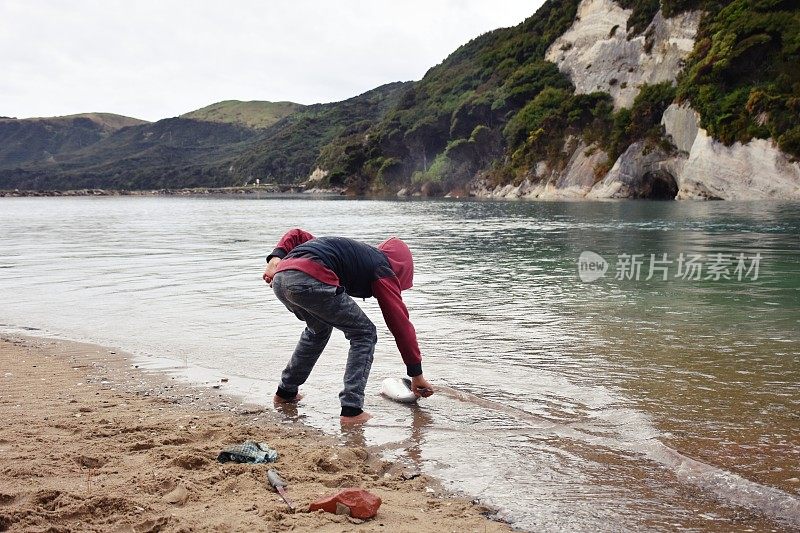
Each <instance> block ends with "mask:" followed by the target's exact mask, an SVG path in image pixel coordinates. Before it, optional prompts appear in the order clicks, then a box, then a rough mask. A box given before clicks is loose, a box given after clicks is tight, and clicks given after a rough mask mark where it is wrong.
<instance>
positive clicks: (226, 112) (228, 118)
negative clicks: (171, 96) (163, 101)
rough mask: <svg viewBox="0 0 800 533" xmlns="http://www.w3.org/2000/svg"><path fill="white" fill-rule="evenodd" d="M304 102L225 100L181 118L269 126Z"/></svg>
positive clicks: (261, 127) (253, 126)
mask: <svg viewBox="0 0 800 533" xmlns="http://www.w3.org/2000/svg"><path fill="white" fill-rule="evenodd" d="M302 108H303V105H302V104H295V103H294V102H263V101H251V102H242V101H240V100H225V101H223V102H217V103H216V104H211V105H209V106H206V107H203V108H201V109H198V110H196V111H190V112H189V113H185V114H183V115H181V118H190V119H194V120H204V121H206V122H222V123H227V124H238V125H240V126H245V127H247V128H255V129H263V128H268V127H270V126H272V125H273V124H275V123H276V122H278V121H279V120H280V119H282V118H284V117H286V116H288V115H291V114H292V113H294V112H295V111H297V110H299V109H302Z"/></svg>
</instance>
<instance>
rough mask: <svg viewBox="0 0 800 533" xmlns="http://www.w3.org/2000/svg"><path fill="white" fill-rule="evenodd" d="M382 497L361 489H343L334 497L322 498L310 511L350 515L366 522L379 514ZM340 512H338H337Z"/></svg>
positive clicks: (310, 507)
mask: <svg viewBox="0 0 800 533" xmlns="http://www.w3.org/2000/svg"><path fill="white" fill-rule="evenodd" d="M380 506H381V499H380V497H378V496H376V495H374V494H372V493H371V492H367V491H365V490H361V489H343V490H341V491H339V492H338V493H337V494H334V495H333V496H328V497H325V498H320V499H318V500H317V501H315V502H314V503H312V504H311V505H310V506H309V507H308V510H309V511H317V510H319V509H322V510H323V511H326V512H328V513H333V514H343V513H344V514H348V513H349V515H350V516H352V517H353V518H360V519H361V520H366V519H367V518H372V517H373V516H375V515H376V514H378V508H380ZM337 511H338V512H337Z"/></svg>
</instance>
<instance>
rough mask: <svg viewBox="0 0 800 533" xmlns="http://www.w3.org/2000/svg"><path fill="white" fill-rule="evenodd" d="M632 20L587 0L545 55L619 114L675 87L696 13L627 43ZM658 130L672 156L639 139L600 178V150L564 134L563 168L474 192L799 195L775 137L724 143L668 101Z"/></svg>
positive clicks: (609, 4) (654, 25)
mask: <svg viewBox="0 0 800 533" xmlns="http://www.w3.org/2000/svg"><path fill="white" fill-rule="evenodd" d="M630 14H631V11H630V10H626V9H623V8H621V7H620V6H619V5H617V4H616V3H614V2H613V1H612V0H583V1H582V2H581V4H580V6H579V7H578V13H577V16H576V18H575V22H574V23H573V24H572V27H570V29H569V30H567V32H566V33H564V35H562V36H561V37H559V38H558V39H556V41H555V42H554V43H553V45H552V46H550V48H549V49H548V50H547V54H546V58H547V59H548V60H550V61H553V62H555V63H556V64H557V65H558V66H559V68H560V70H561V71H562V72H565V73H566V74H567V75H568V76H569V77H570V79H571V80H572V83H573V84H574V85H575V88H576V91H577V92H578V93H589V92H593V91H605V92H608V93H610V94H611V96H612V97H613V99H614V105H615V107H617V108H621V107H630V105H631V104H632V103H633V100H634V98H635V97H636V95H637V94H638V92H639V87H640V86H641V85H642V84H644V83H649V84H652V83H659V82H663V81H672V82H674V81H675V79H676V77H677V76H678V74H679V73H680V71H681V70H682V68H683V64H684V61H685V59H686V58H687V57H688V55H689V53H690V52H691V51H692V48H693V47H694V38H695V35H696V33H697V29H698V25H699V21H700V15H701V13H700V12H696V11H695V12H687V13H684V14H681V15H678V16H676V17H674V18H671V19H665V18H664V17H663V15H662V14H661V11H659V12H658V13H657V14H656V15H655V17H654V18H653V20H652V22H651V23H650V25H649V26H648V27H647V29H646V30H645V31H644V32H643V33H642V35H639V36H635V37H633V36H631V38H630V39H628V35H627V33H626V31H625V27H626V25H627V21H628V17H629V16H630ZM661 124H662V126H663V127H664V131H665V134H666V136H667V137H668V138H669V140H670V141H671V142H672V144H673V145H674V146H675V150H672V151H670V153H667V152H665V151H664V150H663V149H662V148H659V147H652V146H647V145H646V144H645V143H644V142H635V143H633V144H632V145H631V146H629V147H628V148H627V149H626V150H625V152H623V154H622V155H620V156H619V158H618V159H617V160H616V161H615V162H614V165H613V166H612V168H611V169H610V170H609V171H608V172H607V173H606V174H605V175H604V176H601V178H600V179H599V180H596V179H595V173H596V169H599V168H601V165H604V164H605V163H606V160H607V156H606V154H605V153H604V152H603V151H602V150H600V149H598V148H597V147H595V146H591V147H587V146H586V145H585V144H584V143H583V142H578V140H577V139H576V138H574V137H569V138H567V139H566V140H565V143H564V149H563V152H564V156H565V157H564V159H566V161H567V163H566V165H565V166H564V167H563V168H549V166H548V165H546V164H545V163H543V162H540V163H539V164H537V165H536V168H535V169H533V170H532V171H531V172H530V175H529V176H528V178H527V179H525V180H524V181H523V182H522V183H520V184H519V185H516V186H514V185H506V186H497V187H495V188H494V189H489V188H487V187H486V186H485V185H478V186H477V187H476V188H474V189H473V191H472V192H473V193H474V194H476V195H477V196H484V197H491V198H524V199H584V198H586V199H611V198H663V199H667V198H676V199H692V200H707V199H722V200H750V199H767V198H770V199H800V162H798V161H795V160H792V159H791V158H790V157H788V156H787V155H786V154H784V153H783V152H781V150H780V149H779V148H778V147H777V146H776V145H775V143H774V142H773V141H772V140H770V139H767V140H765V139H753V140H751V141H750V142H748V143H745V144H742V143H739V142H737V143H735V144H733V145H731V146H725V145H724V144H723V143H721V142H719V141H716V140H714V139H713V138H711V137H710V136H709V135H708V133H707V132H706V130H704V129H703V128H701V127H700V120H699V116H698V115H697V113H696V112H695V111H694V110H693V109H692V108H691V107H690V106H689V105H688V104H684V105H678V104H672V105H670V106H669V107H668V108H667V109H666V111H665V112H664V114H663V117H662V119H661Z"/></svg>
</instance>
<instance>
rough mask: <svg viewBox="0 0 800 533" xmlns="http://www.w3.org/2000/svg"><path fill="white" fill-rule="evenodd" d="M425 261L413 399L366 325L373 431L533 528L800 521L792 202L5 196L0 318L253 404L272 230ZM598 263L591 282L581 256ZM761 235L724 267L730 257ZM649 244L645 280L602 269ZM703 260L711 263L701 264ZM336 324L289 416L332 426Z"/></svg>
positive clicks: (275, 361) (392, 355)
mask: <svg viewBox="0 0 800 533" xmlns="http://www.w3.org/2000/svg"><path fill="white" fill-rule="evenodd" d="M294 226H300V227H303V228H305V229H307V230H309V231H311V232H312V233H315V234H318V235H323V234H340V235H347V236H352V237H356V238H360V239H363V240H365V241H368V242H373V243H377V242H379V241H381V240H383V239H384V238H385V237H386V236H389V235H392V234H396V235H398V236H401V237H402V238H403V239H404V240H406V241H407V242H408V243H409V245H410V247H411V248H412V251H413V252H414V255H415V261H416V277H415V287H414V289H413V290H411V291H409V292H408V293H407V296H405V299H406V301H407V304H408V307H409V309H410V312H411V316H412V319H413V321H414V323H415V325H416V328H417V331H418V334H419V338H420V344H421V347H422V351H423V356H424V368H425V375H426V377H428V378H429V379H430V380H431V381H433V382H434V384H436V385H439V386H441V387H442V388H441V390H440V391H439V394H437V395H436V396H434V397H432V398H430V399H429V400H428V401H424V402H420V407H418V408H409V407H407V406H403V405H398V404H393V403H391V402H388V401H386V400H384V399H382V398H381V397H380V396H378V394H377V392H378V389H379V386H380V381H381V379H382V378H384V377H388V376H396V375H402V374H403V371H404V368H403V365H402V362H401V359H400V357H399V355H398V354H397V352H396V348H395V347H394V343H393V341H392V338H391V336H390V334H389V333H388V331H387V330H386V328H385V326H383V322H382V319H381V316H380V311H379V309H378V307H377V305H376V303H375V302H374V301H372V300H367V301H365V302H359V303H360V304H361V305H362V306H363V308H364V309H365V311H366V312H367V314H369V315H370V316H371V317H373V319H374V321H375V323H376V325H378V327H379V335H380V340H379V343H378V348H377V351H376V358H375V364H374V366H373V370H372V377H371V380H370V384H369V386H368V391H367V392H368V402H367V409H368V410H370V411H371V412H372V413H373V414H374V415H375V419H374V420H373V423H371V424H370V425H369V426H368V427H367V428H366V429H365V430H364V431H363V432H361V433H359V432H356V433H350V434H347V435H345V438H347V439H349V440H355V441H363V442H365V443H366V444H369V445H373V446H378V447H380V449H382V450H383V453H384V454H385V455H386V457H387V458H398V459H400V460H403V461H408V462H409V463H413V464H414V465H417V466H419V467H420V468H422V469H423V470H425V471H427V472H430V473H432V474H435V475H436V476H438V477H440V478H441V479H442V480H444V482H445V485H446V486H448V487H451V488H452V489H454V490H460V491H464V492H465V493H467V494H470V495H472V496H476V497H479V498H480V499H482V500H484V501H486V502H487V503H490V504H493V505H495V506H497V507H499V508H500V509H501V516H504V517H506V518H508V519H510V520H512V521H513V523H514V525H516V526H518V527H521V528H526V529H531V530H563V531H576V530H578V531H589V530H598V529H599V530H621V529H627V530H674V529H676V528H686V529H696V530H720V531H723V530H730V529H732V528H735V529H738V530H744V529H748V528H749V529H754V530H769V529H776V530H780V529H787V528H792V527H800V497H799V496H798V495H800V481H798V478H799V477H800V415H799V414H798V413H800V385H799V384H800V333H798V331H800V214H799V210H798V205H797V204H764V203H723V202H716V203H675V202H664V203H652V202H618V203H611V202H609V203H494V202H472V201H424V202H423V201H372V200H369V201H368V200H363V201H358V200H343V199H309V198H286V197H283V198H261V199H246V200H245V199H235V198H147V197H145V198H124V197H123V198H19V199H16V198H14V199H11V198H8V199H2V200H0V295H2V296H0V298H1V300H0V301H1V302H2V303H0V323H1V324H2V326H0V329H5V330H9V331H10V330H14V329H18V328H20V327H32V328H39V330H40V331H39V332H40V333H43V334H55V335H61V336H65V337H69V338H74V339H78V340H88V341H93V342H98V343H102V344H107V345H112V346H118V347H121V348H124V349H127V350H129V351H132V352H134V353H136V354H138V355H140V356H141V358H142V361H143V362H144V363H145V366H148V367H150V368H159V369H163V370H166V371H169V372H173V373H175V374H176V375H181V376H184V377H186V378H187V379H192V380H195V381H199V382H203V381H213V380H216V379H218V378H219V377H220V376H223V375H224V376H226V377H230V378H231V381H230V382H229V383H228V384H227V385H225V386H226V387H227V388H228V389H230V390H233V391H235V392H239V393H240V394H242V395H244V396H246V397H248V398H249V399H256V400H261V401H268V400H269V398H270V397H271V394H272V392H273V390H274V387H275V384H276V379H277V376H278V374H279V372H280V370H281V369H282V367H283V365H284V364H285V362H286V359H287V357H288V355H289V354H290V353H291V350H292V348H293V346H294V342H295V341H296V338H297V337H298V336H299V334H300V331H301V330H302V324H301V323H300V322H298V321H297V320H296V318H295V317H294V316H293V315H292V314H290V313H289V312H288V311H286V310H285V309H284V308H282V306H281V304H280V303H279V302H278V301H277V300H276V299H275V297H274V296H273V295H272V294H271V291H270V289H269V288H268V287H267V286H265V285H264V283H263V282H262V281H261V279H260V275H261V272H262V271H263V265H264V256H265V255H266V254H267V253H268V251H269V250H270V249H271V247H272V245H273V244H274V242H275V241H277V239H278V238H279V237H280V235H281V234H282V233H283V231H284V230H285V229H288V228H290V227H294ZM586 250H591V251H593V252H596V253H598V254H600V255H601V256H602V257H604V258H605V259H606V260H608V261H609V263H610V266H609V270H608V271H607V272H606V275H605V277H602V278H600V279H599V280H596V281H594V282H592V283H586V282H583V281H581V279H580V278H579V275H578V264H577V261H578V257H579V255H580V254H581V252H583V251H586ZM664 253H666V254H668V259H670V260H673V261H675V260H677V258H678V255H679V254H680V253H684V254H685V256H688V255H689V254H701V255H702V256H703V257H704V258H703V266H704V268H705V270H704V271H703V273H702V277H706V274H707V272H708V270H707V268H708V265H709V264H710V263H711V262H713V257H714V255H715V254H716V253H724V254H732V256H733V257H734V262H733V264H731V265H730V268H729V270H728V274H729V276H730V277H732V278H733V279H728V280H726V279H720V280H713V279H708V280H706V279H701V280H683V279H679V278H678V279H676V278H675V277H674V274H675V273H677V264H676V263H673V264H672V265H668V269H669V270H668V276H669V279H668V280H667V281H664V280H662V279H661V272H657V275H655V276H654V277H653V278H652V279H650V280H646V279H645V278H646V277H647V275H648V272H649V268H648V267H649V261H650V254H656V258H660V257H661V254H664ZM740 253H744V254H745V259H746V260H747V264H746V266H752V263H753V261H752V260H751V259H749V258H752V257H754V256H755V255H756V254H757V253H760V254H761V258H760V260H759V261H758V266H759V272H758V276H757V278H756V279H753V278H754V277H756V276H755V275H754V272H753V271H751V272H750V275H749V276H744V278H743V279H742V280H738V279H736V278H737V275H736V273H735V272H734V269H735V266H736V260H735V258H736V257H738V254H740ZM619 254H644V258H643V265H642V270H641V276H640V279H639V280H638V281H637V280H636V279H621V280H618V279H615V275H616V267H617V266H618V265H619V262H620V261H619V258H618V255H619ZM708 256H711V257H712V259H708ZM345 355H346V342H345V340H344V338H343V337H342V336H341V335H336V334H335V335H334V338H332V340H331V344H330V345H329V347H328V349H327V350H326V352H325V354H323V357H322V358H321V360H320V362H319V364H318V367H317V368H316V369H315V371H314V373H313V374H312V376H311V379H310V381H309V383H308V384H307V385H306V387H305V392H306V393H307V396H306V400H304V402H303V404H301V405H300V407H299V408H298V409H297V412H294V413H293V412H288V413H285V415H286V416H292V417H299V418H301V419H303V420H304V421H305V422H306V423H308V424H310V425H313V426H316V427H319V428H322V429H324V430H326V431H329V432H332V433H338V432H339V428H338V416H337V415H338V404H337V393H338V390H339V388H340V386H341V376H342V372H343V361H344V358H345Z"/></svg>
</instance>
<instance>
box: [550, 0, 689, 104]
mask: <svg viewBox="0 0 800 533" xmlns="http://www.w3.org/2000/svg"><path fill="white" fill-rule="evenodd" d="M630 15H631V10H628V9H623V8H621V7H620V6H619V5H617V4H616V3H614V2H613V1H612V0H583V1H582V2H581V3H580V6H578V14H577V17H576V18H575V22H574V23H573V24H572V27H570V29H569V30H567V32H566V33H564V35H562V36H561V37H559V38H558V39H556V41H555V42H554V43H553V44H552V45H551V46H550V48H548V50H547V53H546V55H545V59H547V60H548V61H552V62H554V63H555V64H556V65H558V68H559V69H560V70H561V71H562V72H564V73H565V74H567V75H568V76H569V78H570V79H571V80H572V83H573V84H574V85H575V89H576V91H577V92H578V93H591V92H594V91H604V92H607V93H609V94H611V96H612V98H613V99H614V106H615V108H617V109H619V108H622V107H630V106H631V104H632V103H633V99H634V98H636V95H637V94H639V87H640V86H641V85H642V84H645V83H648V84H654V83H660V82H664V81H674V80H675V77H676V76H677V74H678V72H680V70H681V69H682V67H683V64H684V61H685V60H686V58H687V57H688V56H689V53H690V52H691V51H692V48H694V39H695V35H696V34H697V28H698V26H699V23H700V15H701V13H700V12H699V11H690V12H686V13H682V14H679V15H677V16H675V17H673V18H669V19H667V18H664V17H663V15H662V14H661V11H659V12H658V13H657V14H656V16H655V17H654V18H653V20H652V22H651V23H650V25H649V26H648V27H647V29H646V30H645V31H644V32H643V33H642V34H641V35H638V36H635V37H631V38H630V39H628V34H627V31H626V29H625V28H626V26H627V23H628V18H629V17H630Z"/></svg>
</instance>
